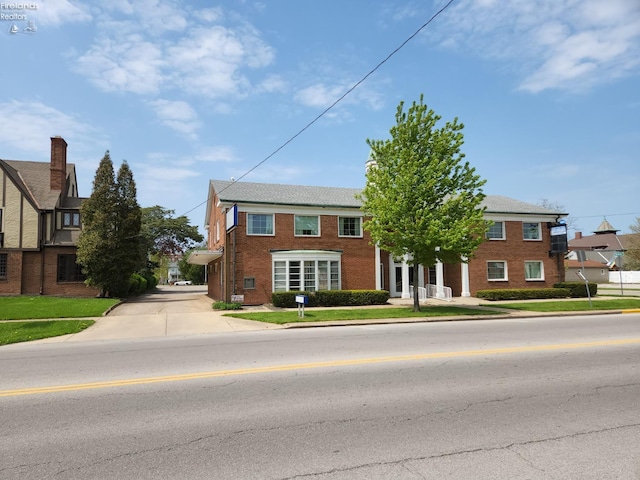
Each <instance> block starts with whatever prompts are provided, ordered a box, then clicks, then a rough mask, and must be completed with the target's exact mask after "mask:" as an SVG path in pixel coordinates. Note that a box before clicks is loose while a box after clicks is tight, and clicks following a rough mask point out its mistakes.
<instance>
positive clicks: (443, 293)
mask: <svg viewBox="0 0 640 480" xmlns="http://www.w3.org/2000/svg"><path fill="white" fill-rule="evenodd" d="M409 291H410V292H411V298H413V285H410V286H409ZM427 298H435V299H437V300H443V301H445V302H450V301H451V298H452V294H451V287H439V286H437V285H427V286H426V287H418V300H426V299H427Z"/></svg>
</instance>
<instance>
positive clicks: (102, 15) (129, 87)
mask: <svg viewBox="0 0 640 480" xmlns="http://www.w3.org/2000/svg"><path fill="white" fill-rule="evenodd" d="M96 12H97V13H96V15H95V17H96V19H97V29H98V34H97V36H96V38H95V40H94V42H93V44H92V45H91V47H90V48H89V50H88V51H86V52H85V53H83V54H81V55H80V56H79V57H78V58H77V66H76V71H77V72H78V73H81V74H82V75H85V76H87V77H88V78H89V80H90V81H91V82H92V83H93V84H94V85H96V86H97V87H99V88H100V89H102V90H104V91H121V92H131V93H137V94H156V93H159V92H160V91H165V90H168V89H174V88H178V89H180V90H182V91H184V92H186V93H188V94H193V95H198V96H205V97H208V98H221V97H225V98H233V97H236V98H242V97H245V96H247V95H248V93H249V91H250V88H251V81H250V80H249V77H248V76H247V75H248V70H253V69H259V68H263V67H265V66H267V65H269V64H270V63H271V62H272V61H273V58H274V51H273V49H272V48H271V47H270V46H269V45H268V44H266V43H265V42H264V41H263V40H262V38H261V36H260V33H259V32H258V31H257V30H256V29H255V28H254V27H252V26H251V25H249V24H247V23H240V24H235V25H233V26H232V25H228V26H227V25H223V24H222V23H221V22H222V21H223V20H224V15H223V11H222V9H220V8H207V9H203V10H191V9H190V7H187V6H184V5H183V4H181V3H179V2H176V1H173V0H164V1H161V0H137V1H135V2H133V1H127V0H119V1H115V2H105V3H104V6H103V8H102V9H99V8H97V9H96ZM98 13H99V14H98ZM262 88H276V84H275V83H274V82H273V81H271V82H267V83H265V84H264V85H263V87H262Z"/></svg>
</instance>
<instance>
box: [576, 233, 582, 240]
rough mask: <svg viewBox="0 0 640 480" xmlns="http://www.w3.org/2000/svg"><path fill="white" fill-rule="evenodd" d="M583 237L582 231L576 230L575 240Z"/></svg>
mask: <svg viewBox="0 0 640 480" xmlns="http://www.w3.org/2000/svg"><path fill="white" fill-rule="evenodd" d="M581 238H582V232H576V238H575V240H580V239H581Z"/></svg>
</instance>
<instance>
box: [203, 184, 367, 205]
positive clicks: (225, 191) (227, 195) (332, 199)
mask: <svg viewBox="0 0 640 480" xmlns="http://www.w3.org/2000/svg"><path fill="white" fill-rule="evenodd" d="M211 185H212V187H213V189H214V190H215V192H216V193H217V194H218V198H220V200H221V201H223V202H232V203H233V202H238V203H262V204H276V205H302V206H323V207H352V208H360V205H361V202H360V200H357V199H356V198H355V195H356V193H359V192H360V191H361V190H360V189H358V188H338V187H310V186H302V185H280V184H272V183H251V182H229V181H224V180H211Z"/></svg>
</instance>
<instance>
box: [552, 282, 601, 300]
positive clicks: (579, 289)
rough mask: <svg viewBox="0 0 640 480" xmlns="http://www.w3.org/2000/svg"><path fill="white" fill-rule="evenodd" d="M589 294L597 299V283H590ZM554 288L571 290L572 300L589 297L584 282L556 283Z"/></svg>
mask: <svg viewBox="0 0 640 480" xmlns="http://www.w3.org/2000/svg"><path fill="white" fill-rule="evenodd" d="M588 285H589V293H590V294H591V296H592V297H595V295H596V293H598V284H597V283H589V284H588ZM553 288H567V289H569V291H570V292H571V293H570V296H571V298H586V297H588V296H589V295H588V294H587V286H586V285H585V284H584V282H561V283H555V284H554V285H553Z"/></svg>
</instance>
